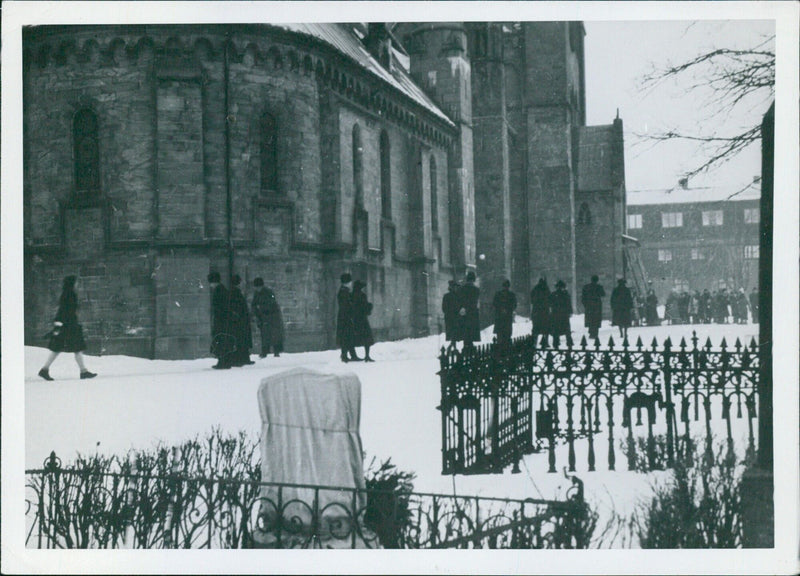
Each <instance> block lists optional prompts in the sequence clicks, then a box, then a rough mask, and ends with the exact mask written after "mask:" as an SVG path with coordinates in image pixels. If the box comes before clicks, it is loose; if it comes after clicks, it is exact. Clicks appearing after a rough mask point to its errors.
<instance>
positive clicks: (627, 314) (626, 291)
mask: <svg viewBox="0 0 800 576" xmlns="http://www.w3.org/2000/svg"><path fill="white" fill-rule="evenodd" d="M626 284H627V282H625V278H620V279H619V280H617V286H616V287H615V288H614V289H613V290H612V291H611V323H612V324H613V325H614V326H619V335H620V337H621V338H626V337H627V336H628V328H630V326H631V308H633V296H632V295H631V290H630V288H628V286H627V285H626ZM656 314H657V313H656Z"/></svg>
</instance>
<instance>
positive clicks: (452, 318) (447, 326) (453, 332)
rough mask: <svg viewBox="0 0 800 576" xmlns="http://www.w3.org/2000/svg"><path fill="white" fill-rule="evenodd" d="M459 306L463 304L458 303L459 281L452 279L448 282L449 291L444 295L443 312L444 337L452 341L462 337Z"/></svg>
mask: <svg viewBox="0 0 800 576" xmlns="http://www.w3.org/2000/svg"><path fill="white" fill-rule="evenodd" d="M459 308H461V305H460V304H459V303H458V283H457V282H456V281H455V280H450V282H448V283H447V293H446V294H445V295H444V296H442V314H444V337H445V339H446V340H447V341H448V342H451V343H455V342H458V341H459V340H460V339H461V336H460V332H461V330H460V322H461V317H460V316H459V315H458V310H459Z"/></svg>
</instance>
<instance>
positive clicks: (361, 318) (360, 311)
mask: <svg viewBox="0 0 800 576" xmlns="http://www.w3.org/2000/svg"><path fill="white" fill-rule="evenodd" d="M365 286H366V284H364V283H363V282H362V281H361V280H356V281H355V282H354V283H353V302H352V306H353V346H363V347H364V362H374V360H373V359H372V358H370V356H369V349H370V346H372V345H373V344H374V343H375V339H374V338H373V337H372V328H371V327H370V325H369V318H368V316H369V315H370V314H372V303H371V302H369V301H367V295H366V294H364V287H365Z"/></svg>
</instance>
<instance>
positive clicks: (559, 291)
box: [550, 280, 572, 346]
mask: <svg viewBox="0 0 800 576" xmlns="http://www.w3.org/2000/svg"><path fill="white" fill-rule="evenodd" d="M570 316H572V300H571V299H570V296H569V292H567V285H566V284H564V281H563V280H559V281H558V282H556V289H555V290H553V293H552V294H550V334H552V335H553V346H558V345H559V343H560V342H561V336H562V334H563V335H565V336H566V337H567V346H572V334H571V332H572V331H571V329H570V325H569V317H570Z"/></svg>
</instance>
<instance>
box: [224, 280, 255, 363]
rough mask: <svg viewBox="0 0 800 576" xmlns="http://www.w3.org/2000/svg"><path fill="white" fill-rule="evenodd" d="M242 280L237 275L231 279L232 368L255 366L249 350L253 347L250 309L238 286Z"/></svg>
mask: <svg viewBox="0 0 800 576" xmlns="http://www.w3.org/2000/svg"><path fill="white" fill-rule="evenodd" d="M241 283H242V279H241V277H240V276H239V275H238V274H234V275H233V278H231V300H230V314H231V325H232V326H233V336H234V338H236V351H235V352H234V355H233V362H232V364H233V366H245V365H247V364H255V362H253V361H252V360H250V348H252V347H253V329H252V327H251V325H250V309H249V308H248V307H247V300H246V299H245V297H244V294H242V290H241V289H240V288H239V286H240V285H241Z"/></svg>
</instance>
